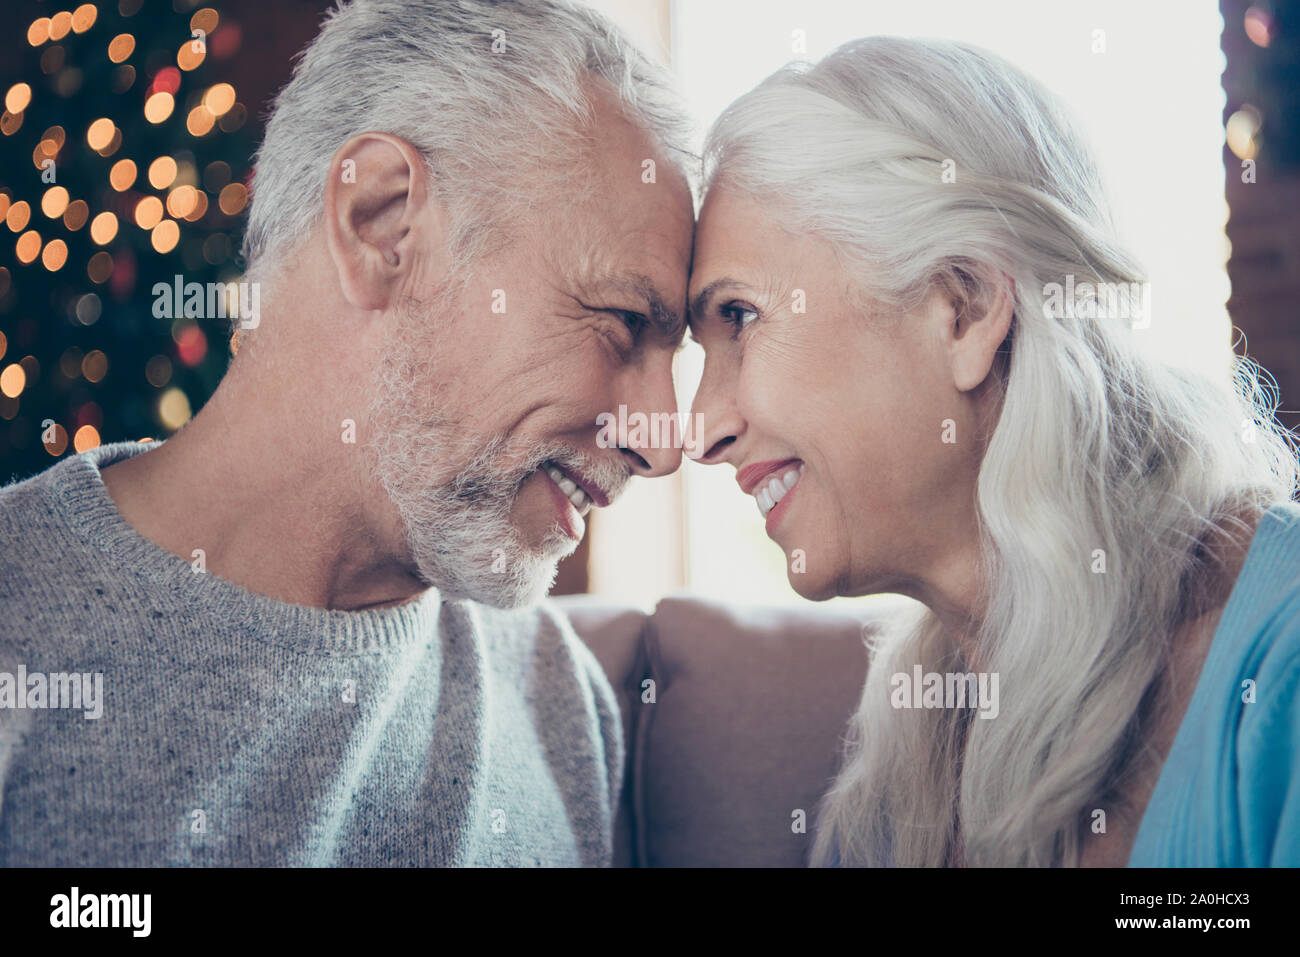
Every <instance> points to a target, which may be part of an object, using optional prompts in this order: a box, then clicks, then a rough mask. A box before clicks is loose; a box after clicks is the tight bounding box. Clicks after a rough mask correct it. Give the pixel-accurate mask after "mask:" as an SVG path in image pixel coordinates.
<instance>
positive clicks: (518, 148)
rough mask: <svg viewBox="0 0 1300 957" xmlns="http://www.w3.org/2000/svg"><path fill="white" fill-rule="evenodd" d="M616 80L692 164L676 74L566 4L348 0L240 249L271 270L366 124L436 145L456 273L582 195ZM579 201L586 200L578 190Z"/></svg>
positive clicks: (252, 271) (305, 70)
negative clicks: (592, 126) (593, 94)
mask: <svg viewBox="0 0 1300 957" xmlns="http://www.w3.org/2000/svg"><path fill="white" fill-rule="evenodd" d="M592 77H595V78H597V79H599V80H604V81H606V83H607V84H608V85H609V87H610V88H612V89H611V92H612V94H613V95H614V96H616V97H617V100H618V101H619V103H620V106H621V107H622V109H623V112H624V113H625V115H627V116H628V118H629V120H631V121H632V122H633V123H635V124H636V125H638V126H640V127H642V128H643V129H645V130H646V131H647V132H648V133H649V134H650V136H651V138H652V139H653V140H654V141H655V142H656V143H657V144H658V145H660V146H661V147H662V148H663V149H664V150H665V151H666V152H667V153H668V154H669V156H670V157H671V158H673V159H674V161H676V162H681V161H682V160H683V159H684V155H685V143H686V142H687V136H688V134H689V128H688V127H687V125H686V120H685V112H684V111H683V110H682V109H681V106H680V102H679V100H678V99H677V96H676V94H675V92H674V90H673V87H672V85H671V82H670V80H669V78H668V74H667V73H666V71H664V70H663V69H662V68H661V67H659V66H658V65H657V64H655V63H653V62H651V61H650V60H649V59H647V58H646V57H645V56H644V55H642V54H641V53H640V52H639V51H638V50H637V49H636V48H635V47H633V46H632V45H631V44H630V43H629V42H628V41H627V40H626V38H624V37H623V35H622V34H621V33H619V31H618V30H617V29H616V28H615V27H614V26H613V25H612V24H611V23H609V21H607V20H606V19H605V18H604V17H602V16H600V15H599V14H597V13H595V12H594V11H592V10H589V9H587V8H585V7H582V6H579V5H577V4H573V3H569V2H567V0H495V2H494V0H354V2H351V3H347V2H341V3H340V4H339V6H338V7H337V8H336V9H335V10H333V11H331V13H330V15H329V16H328V17H327V19H326V20H325V23H324V24H323V26H322V28H321V31H320V34H319V35H318V36H317V37H316V39H315V40H314V41H313V42H312V43H311V45H310V46H308V47H307V48H306V50H304V51H303V53H302V54H301V55H300V58H299V60H298V63H297V65H296V67H295V69H294V74H293V79H292V80H291V81H290V82H289V84H288V85H287V86H286V87H285V88H284V90H283V91H282V92H281V93H280V95H279V97H278V98H277V100H276V102H275V106H274V109H273V111H272V113H271V115H270V118H269V121H268V123H267V128H266V137H265V139H264V141H263V143H262V147H261V149H260V150H259V151H258V155H257V167H256V173H255V177H254V184H253V199H252V204H251V207H250V210H249V217H248V228H247V230H246V232H245V234H244V244H243V254H244V259H245V263H246V267H247V273H248V276H247V278H248V279H250V280H253V279H265V278H266V274H267V273H268V272H270V270H271V269H272V268H274V265H275V263H277V262H279V261H280V260H281V258H282V257H284V256H287V255H289V254H290V253H292V252H293V250H294V249H295V247H297V246H298V245H299V244H300V243H301V242H302V241H303V240H304V239H305V238H306V237H307V235H308V233H309V232H310V231H311V229H312V227H313V226H314V225H315V223H316V222H317V221H318V220H319V218H320V216H321V213H322V208H323V199H324V193H325V178H326V176H327V175H328V173H329V166H330V161H331V159H332V158H333V156H334V153H335V152H336V151H337V150H338V148H339V147H340V146H342V145H343V143H345V142H346V141H347V140H348V139H349V138H350V137H352V136H354V135H356V134H358V133H363V132H367V131H377V132H385V133H390V134H392V135H394V136H400V137H402V138H403V139H405V140H408V141H409V142H410V143H411V144H412V145H413V146H415V147H416V148H417V149H418V150H420V151H421V153H422V154H423V155H424V157H425V158H426V160H427V161H428V165H429V170H430V172H431V174H432V181H433V184H434V189H435V191H436V195H437V196H438V198H439V199H440V200H441V201H442V202H443V204H444V205H445V208H446V209H447V212H448V216H449V220H450V224H449V229H450V237H449V252H450V254H451V256H452V268H453V270H457V271H463V270H464V267H465V266H466V265H468V264H469V263H470V262H471V261H472V260H473V259H474V257H475V256H476V255H477V254H478V253H479V252H481V251H482V250H483V249H484V248H485V247H486V246H487V244H488V243H490V242H491V241H492V239H493V237H494V235H495V234H496V227H499V226H500V225H502V224H503V223H507V222H509V221H510V220H511V218H512V217H513V216H514V215H515V214H517V213H518V212H519V211H521V210H523V209H526V208H528V207H529V206H534V205H536V204H537V202H538V200H539V199H540V198H541V197H542V196H543V195H556V192H555V191H562V193H561V195H563V194H570V195H574V194H581V192H582V184H583V181H584V180H585V179H588V177H585V176H584V174H583V172H582V171H581V170H575V168H574V166H573V163H572V152H573V148H574V141H575V140H577V139H580V138H581V134H582V130H583V129H584V128H585V125H586V123H587V122H589V121H590V118H591V116H592V104H591V102H590V99H589V97H588V96H586V95H584V90H583V85H584V81H587V80H589V79H591V78H592ZM575 198H577V195H575Z"/></svg>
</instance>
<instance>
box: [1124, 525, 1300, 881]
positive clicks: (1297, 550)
mask: <svg viewBox="0 0 1300 957" xmlns="http://www.w3.org/2000/svg"><path fill="white" fill-rule="evenodd" d="M1128 863H1129V867H1297V866H1300V505H1297V504H1296V503H1294V502H1287V503H1283V504H1280V505H1276V506H1274V507H1273V508H1272V509H1270V510H1269V511H1268V512H1267V513H1266V514H1265V515H1264V517H1263V518H1262V520H1261V522H1260V525H1259V528H1258V529H1257V530H1256V532H1255V537H1254V540H1253V541H1252V542H1251V545H1250V551H1249V552H1248V553H1247V555H1246V561H1245V564H1244V565H1243V566H1242V569H1241V573H1240V575H1238V577H1237V582H1236V584H1235V585H1234V587H1233V589H1232V594H1231V595H1230V596H1229V597H1228V603H1227V605H1225V606H1224V609H1223V615H1222V617H1221V618H1220V619H1219V627H1218V629H1217V630H1216V631H1215V633H1214V641H1213V643H1212V644H1211V646H1210V652H1209V655H1208V656H1207V657H1206V659H1205V665H1204V667H1203V668H1202V670H1201V676H1200V679H1199V680H1198V681H1197V685H1196V690H1195V692H1193V694H1192V700H1191V703H1190V705H1188V708H1187V715H1186V716H1185V717H1184V718H1183V723H1182V725H1181V726H1180V727H1179V729H1178V735H1177V737H1176V738H1175V739H1174V745H1173V748H1172V749H1171V751H1170V752H1169V757H1168V758H1167V759H1166V761H1165V765H1164V768H1163V769H1162V770H1161V772H1160V778H1159V780H1158V781H1157V782H1156V787H1155V791H1154V792H1153V793H1152V795H1151V801H1150V803H1149V804H1148V805H1147V809H1146V813H1145V814H1144V815H1143V817H1142V824H1141V826H1140V827H1139V828H1138V836H1137V841H1136V842H1135V844H1134V845H1133V851H1132V853H1131V855H1130V856H1129V862H1128Z"/></svg>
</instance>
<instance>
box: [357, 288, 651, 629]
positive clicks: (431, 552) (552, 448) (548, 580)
mask: <svg viewBox="0 0 1300 957" xmlns="http://www.w3.org/2000/svg"><path fill="white" fill-rule="evenodd" d="M429 323H430V317H429V315H428V313H427V312H425V313H424V314H423V315H420V314H419V311H418V310H417V309H408V310H407V314H406V315H405V316H404V317H403V322H402V323H401V324H400V326H401V327H400V328H398V329H397V330H395V334H394V335H393V337H392V339H390V341H389V344H388V349H387V360H386V361H384V362H381V363H380V368H379V369H378V370H377V372H376V376H375V381H374V393H373V398H372V402H371V407H370V414H369V417H368V423H369V433H370V434H369V436H368V437H367V440H366V451H367V453H368V459H369V466H370V468H371V470H372V477H373V478H374V479H376V480H377V481H378V483H379V484H380V485H381V486H382V487H383V488H384V490H385V491H387V493H388V496H389V498H390V499H391V500H392V502H393V505H394V506H395V507H396V509H397V512H398V515H399V516H400V517H401V520H402V524H403V526H404V527H405V532H406V542H407V546H408V548H409V549H410V552H411V558H412V560H413V561H414V562H415V566H416V571H417V573H418V575H419V576H420V578H421V579H422V580H423V581H425V582H427V583H428V584H429V585H432V586H434V587H435V588H437V589H439V591H441V592H442V593H443V595H444V596H445V597H447V598H469V599H473V600H474V601H480V602H483V603H484V604H488V605H493V606H496V607H498V608H515V607H519V606H521V605H527V604H531V603H533V602H535V601H538V600H540V599H541V598H543V597H545V595H546V593H547V592H548V591H549V590H550V587H551V585H552V584H553V583H554V581H555V572H556V567H557V566H558V564H559V562H560V560H561V559H562V558H565V557H567V556H568V555H571V554H573V552H574V551H575V550H576V549H577V547H578V543H577V542H575V541H574V540H573V539H572V538H570V537H569V536H568V535H567V534H565V532H564V531H563V529H561V528H560V527H559V525H558V523H557V524H555V525H553V526H552V527H551V529H550V530H549V531H548V532H547V534H546V536H545V538H544V539H543V540H542V541H541V543H540V544H538V545H536V546H533V547H530V546H529V545H528V544H527V543H526V542H525V541H524V540H523V538H522V537H521V536H520V534H519V532H518V530H516V529H515V527H514V525H513V524H512V523H511V509H512V508H513V507H514V503H515V498H516V496H517V495H518V494H519V490H520V487H521V486H522V485H523V483H524V482H525V481H526V480H527V479H528V478H530V477H531V476H532V474H533V473H534V472H535V471H536V470H537V467H538V466H539V465H541V464H542V463H543V462H546V461H552V462H556V463H559V464H561V465H571V466H578V467H580V468H582V469H583V470H584V472H585V474H588V475H590V476H591V477H592V478H593V479H594V480H596V481H598V482H600V483H601V485H602V487H603V488H604V489H606V490H607V491H609V492H610V493H611V497H612V495H613V494H614V493H617V491H618V490H619V489H620V488H621V487H622V486H623V484H624V483H626V481H627V478H628V473H627V471H626V470H625V469H620V468H619V467H617V466H616V465H614V464H613V463H593V462H591V461H590V459H589V458H588V456H585V455H583V454H581V453H580V452H578V451H577V450H575V449H573V448H571V447H569V446H566V445H563V444H559V443H545V444H538V443H528V444H520V443H508V442H506V441H505V440H504V439H503V438H502V437H501V436H495V437H484V436H469V435H466V434H465V433H464V432H463V431H462V430H461V429H459V428H458V427H457V423H455V422H453V421H451V420H449V419H448V418H447V417H446V416H445V415H442V414H441V413H439V412H438V411H437V410H430V409H427V408H420V407H419V405H418V401H419V400H418V397H420V396H431V395H432V394H433V392H432V389H427V388H426V386H425V384H426V383H430V382H432V381H435V380H436V375H435V373H434V371H433V370H432V369H431V368H430V362H429V361H428V358H427V357H428V356H430V355H432V354H433V352H432V350H434V349H436V348H437V346H436V344H435V342H434V340H432V338H431V337H430V326H429ZM425 401H426V402H428V401H429V399H427V398H426V399H425ZM461 462H463V463H465V464H464V465H462V466H460V467H459V470H458V471H457V473H456V475H455V476H454V477H453V478H452V479H451V480H450V481H446V482H444V483H442V484H434V483H435V481H436V479H435V478H434V477H435V476H437V475H438V474H440V473H442V472H445V471H446V469H447V466H448V463H461ZM544 480H545V481H549V479H544Z"/></svg>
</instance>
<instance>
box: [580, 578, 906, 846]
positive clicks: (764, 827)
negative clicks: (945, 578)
mask: <svg viewBox="0 0 1300 957" xmlns="http://www.w3.org/2000/svg"><path fill="white" fill-rule="evenodd" d="M900 601H905V600H900ZM557 603H558V604H559V605H560V607H561V609H562V610H563V611H564V612H565V613H566V614H568V616H569V618H570V620H571V621H572V622H573V625H574V628H575V630H576V631H577V632H578V634H579V635H580V636H581V637H582V638H583V639H584V641H586V643H587V644H588V646H589V647H590V648H591V649H592V651H593V653H594V654H595V655H596V658H597V659H598V660H599V661H600V662H601V665H602V666H603V667H604V668H605V671H606V673H607V674H608V675H609V677H610V681H611V684H613V686H614V689H615V691H616V693H617V694H618V696H619V703H620V709H621V711H622V714H623V724H624V734H625V737H626V739H627V743H628V747H627V753H628V764H627V768H626V770H625V773H624V791H623V800H622V806H621V809H620V813H619V820H618V824H617V825H616V834H615V839H616V849H615V864H616V865H620V866H626V865H633V866H658V867H664V866H667V867H690V866H802V865H803V864H804V863H805V861H806V855H807V852H808V849H809V848H810V847H811V841H812V825H813V822H814V820H815V810H816V807H817V802H818V801H819V800H820V798H821V796H822V794H823V793H824V792H825V789H826V788H827V786H828V785H829V784H830V781H831V779H832V778H833V776H834V772H835V769H836V764H837V758H838V755H839V746H840V741H841V738H842V735H843V732H844V731H845V729H846V727H847V722H848V719H849V717H850V716H851V715H852V713H853V711H854V709H855V708H856V706H857V701H858V697H859V694H860V692H861V688H862V683H863V681H864V679H865V677H866V668H867V652H866V648H865V646H864V644H863V639H864V637H865V636H866V634H867V633H868V630H877V629H879V628H881V627H883V625H884V623H885V622H886V621H893V620H895V618H896V617H897V616H898V615H899V614H901V613H902V612H903V611H904V609H903V608H902V607H901V606H899V605H898V604H896V603H894V602H892V601H889V600H885V601H883V602H881V603H880V604H877V605H874V606H872V608H871V610H870V611H867V610H858V609H853V610H851V611H850V610H844V609H843V608H842V607H841V608H836V607H833V606H831V607H828V606H825V605H807V606H801V607H797V608H742V607H737V606H728V605H723V604H719V603H716V602H710V601H705V600H702V599H696V598H688V597H673V598H666V599H664V600H663V601H661V602H660V603H659V605H658V607H657V608H656V610H655V612H654V614H653V615H652V616H650V617H647V616H645V615H644V614H643V613H641V612H640V611H639V610H636V609H632V608H627V607H618V606H609V605H605V604H602V603H601V602H600V601H599V600H596V599H591V598H563V599H559V600H558V602H557ZM646 679H651V680H653V682H654V685H653V692H654V695H653V697H654V700H653V702H648V701H643V697H649V695H648V694H647V688H646V687H645V686H644V685H643V682H644V681H645V680H646ZM796 811H803V812H804V813H803V817H804V823H805V827H804V831H803V832H802V833H799V832H797V831H796V829H795V828H794V827H793V826H792V825H793V824H794V823H795V819H796V818H795V812H796Z"/></svg>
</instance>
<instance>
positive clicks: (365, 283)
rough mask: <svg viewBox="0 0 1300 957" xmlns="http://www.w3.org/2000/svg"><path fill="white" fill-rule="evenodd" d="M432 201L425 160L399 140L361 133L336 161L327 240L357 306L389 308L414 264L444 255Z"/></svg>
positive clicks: (329, 182) (329, 187)
mask: <svg viewBox="0 0 1300 957" xmlns="http://www.w3.org/2000/svg"><path fill="white" fill-rule="evenodd" d="M432 196H433V193H432V190H431V189H430V183H429V174H428V168H427V166H426V165H425V162H424V158H423V156H421V154H420V152H419V150H417V149H416V148H415V147H414V146H412V145H411V144H410V143H408V142H407V141H406V140H404V139H401V138H400V137H396V136H391V135H389V134H388V133H361V134H358V135H357V136H354V137H352V138H351V139H350V140H348V141H347V142H346V143H344V144H343V145H342V146H341V147H340V148H339V150H338V151H337V152H336V153H335V154H334V158H333V160H332V161H331V162H330V171H329V176H328V178H327V179H326V182H325V239H326V242H327V244H328V246H329V253H330V258H331V259H333V261H334V268H335V270H336V272H337V274H338V277H339V285H340V287H342V290H343V296H344V298H346V299H347V300H348V302H350V303H351V304H352V305H353V306H355V307H356V308H358V309H363V310H382V309H386V308H388V307H389V306H390V305H391V304H392V300H393V296H394V294H395V292H396V291H397V290H398V289H399V288H400V287H401V285H402V280H403V279H404V278H408V277H409V276H410V275H411V274H412V272H413V270H414V269H415V267H416V265H417V263H416V259H417V256H419V255H428V254H430V253H432V252H434V251H435V250H436V251H437V254H438V255H439V256H441V255H442V251H443V250H444V249H445V245H444V244H445V238H446V234H445V232H444V227H445V224H444V219H443V216H442V211H441V209H440V208H439V206H438V204H437V203H436V202H434V201H433V199H432ZM434 268H437V269H440V268H441V263H439V264H435V266H434Z"/></svg>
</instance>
